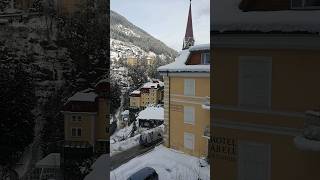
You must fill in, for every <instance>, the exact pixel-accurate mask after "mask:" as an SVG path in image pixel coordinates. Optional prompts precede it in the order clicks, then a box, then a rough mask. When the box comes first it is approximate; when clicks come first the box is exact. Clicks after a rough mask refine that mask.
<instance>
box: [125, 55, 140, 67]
mask: <svg viewBox="0 0 320 180" xmlns="http://www.w3.org/2000/svg"><path fill="white" fill-rule="evenodd" d="M127 64H128V65H130V66H135V65H137V64H138V58H136V57H134V56H129V57H127Z"/></svg>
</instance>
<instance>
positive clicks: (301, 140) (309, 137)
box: [294, 110, 320, 151]
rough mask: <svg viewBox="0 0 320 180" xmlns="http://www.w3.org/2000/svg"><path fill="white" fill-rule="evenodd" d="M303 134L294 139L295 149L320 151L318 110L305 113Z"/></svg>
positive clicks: (319, 118) (319, 111)
mask: <svg viewBox="0 0 320 180" xmlns="http://www.w3.org/2000/svg"><path fill="white" fill-rule="evenodd" d="M305 115H306V119H305V124H304V128H303V133H302V135H300V136H297V137H295V139H294V143H295V145H296V147H297V148H299V149H301V150H308V151H320V110H317V111H315V110H311V111H306V113H305Z"/></svg>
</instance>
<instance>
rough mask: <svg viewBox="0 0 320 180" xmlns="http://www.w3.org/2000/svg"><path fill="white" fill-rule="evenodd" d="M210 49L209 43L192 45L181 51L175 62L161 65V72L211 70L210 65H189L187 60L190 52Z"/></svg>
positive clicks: (159, 69)
mask: <svg viewBox="0 0 320 180" xmlns="http://www.w3.org/2000/svg"><path fill="white" fill-rule="evenodd" d="M204 50H208V51H209V50H210V45H209V44H201V45H195V46H192V47H190V48H189V49H185V50H182V51H180V53H179V56H178V57H177V58H176V59H175V61H174V62H173V63H170V64H167V65H164V66H160V67H159V68H158V71H159V72H210V65H203V64H201V65H187V64H186V62H187V60H188V58H189V55H190V52H193V51H204Z"/></svg>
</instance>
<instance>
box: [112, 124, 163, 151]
mask: <svg viewBox="0 0 320 180" xmlns="http://www.w3.org/2000/svg"><path fill="white" fill-rule="evenodd" d="M137 127H138V125H137ZM132 128H133V123H132V124H131V125H130V126H127V127H124V128H122V129H120V130H118V131H117V132H115V133H114V134H113V135H112V136H111V137H110V156H113V155H115V154H118V153H120V152H123V151H126V150H128V149H130V148H133V147H135V146H139V145H140V143H139V140H140V136H141V134H142V133H143V134H147V133H151V132H159V130H160V131H162V133H163V132H164V125H161V126H158V127H155V128H152V129H146V128H138V129H137V131H135V136H133V137H130V133H131V131H132Z"/></svg>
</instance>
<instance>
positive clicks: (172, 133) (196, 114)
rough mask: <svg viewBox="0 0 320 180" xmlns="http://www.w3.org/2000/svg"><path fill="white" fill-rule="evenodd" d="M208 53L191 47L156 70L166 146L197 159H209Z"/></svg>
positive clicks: (208, 48) (205, 50) (206, 46)
mask: <svg viewBox="0 0 320 180" xmlns="http://www.w3.org/2000/svg"><path fill="white" fill-rule="evenodd" d="M209 50H210V46H209V45H197V46H192V47H190V48H189V49H185V50H183V51H181V52H180V54H179V56H178V57H177V58H176V60H175V62H173V63H171V64H168V65H165V66H161V67H160V68H159V69H158V71H159V72H160V74H161V75H163V77H164V84H165V88H164V108H165V112H164V125H165V136H164V137H165V144H166V146H168V147H170V148H174V149H177V150H181V151H184V152H186V153H189V154H191V155H194V156H197V157H206V156H207V155H208V141H209V139H210V131H209V129H210V128H209V127H210V108H209V106H210V105H209V98H210V55H209Z"/></svg>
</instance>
